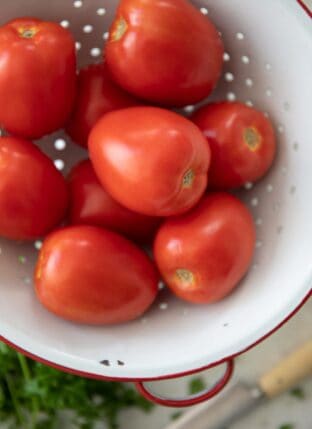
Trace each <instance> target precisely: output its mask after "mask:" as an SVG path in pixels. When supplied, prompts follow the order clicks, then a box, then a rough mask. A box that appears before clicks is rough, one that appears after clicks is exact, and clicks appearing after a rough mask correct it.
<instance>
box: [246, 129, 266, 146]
mask: <svg viewBox="0 0 312 429" xmlns="http://www.w3.org/2000/svg"><path fill="white" fill-rule="evenodd" d="M243 138H244V142H245V143H246V145H247V146H248V147H249V149H250V150H251V151H252V152H255V151H256V150H257V149H258V148H259V146H260V144H261V140H262V139H261V135H260V133H259V131H258V130H257V129H256V128H255V127H248V128H245V129H244V133H243Z"/></svg>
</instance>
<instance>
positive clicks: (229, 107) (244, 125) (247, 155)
mask: <svg viewBox="0 0 312 429" xmlns="http://www.w3.org/2000/svg"><path fill="white" fill-rule="evenodd" d="M192 120H193V121H194V123H195V124H196V125H198V127H199V128H200V129H201V130H202V131H203V133H204V134H205V136H206V138H207V140H208V142H209V145H210V148H211V168H210V171H209V184H210V187H211V188H214V189H219V190H227V189H232V188H238V187H240V186H242V185H244V184H245V183H246V182H255V181H257V180H259V179H260V178H261V177H263V176H264V175H265V173H266V172H267V171H268V169H269V168H270V166H271V164H272V162H273V160H274V156H275V152H276V141H275V135H274V130H273V127H272V124H271V122H270V121H269V119H267V118H266V117H265V116H264V114H263V113H261V112H259V111H257V110H255V109H253V108H252V107H248V106H246V105H245V104H242V103H238V102H237V103H229V102H221V103H213V104H209V105H207V106H204V107H202V108H201V109H199V110H198V111H197V112H196V113H195V114H194V115H193V117H192Z"/></svg>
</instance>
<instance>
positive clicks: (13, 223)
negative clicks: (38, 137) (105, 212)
mask: <svg viewBox="0 0 312 429" xmlns="http://www.w3.org/2000/svg"><path fill="white" fill-rule="evenodd" d="M0 177H1V180H0V235H1V236H3V237H6V238H11V239H17V240H26V239H34V238H37V237H41V236H43V235H45V234H46V233H48V232H50V230H51V229H52V228H54V227H55V226H57V225H58V224H59V223H60V222H61V221H62V220H63V218H64V216H65V214H66V210H67V205H68V191H67V185H66V182H65V180H64V178H63V176H62V175H61V173H60V172H59V171H58V170H57V169H56V168H55V167H54V164H53V162H52V161H51V160H50V159H49V158H48V157H47V156H46V155H44V154H43V153H42V152H41V151H40V150H39V149H38V148H37V147H36V146H34V145H33V144H32V143H31V142H29V141H27V140H21V139H17V138H14V137H1V138H0Z"/></svg>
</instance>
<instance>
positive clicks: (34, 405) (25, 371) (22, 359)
mask: <svg viewBox="0 0 312 429" xmlns="http://www.w3.org/2000/svg"><path fill="white" fill-rule="evenodd" d="M17 357H18V360H19V363H20V366H21V369H22V373H23V376H24V378H25V380H26V381H30V380H31V379H32V377H31V373H30V369H29V365H28V363H27V359H26V357H25V356H24V355H22V354H21V353H17ZM31 403H32V415H31V424H30V429H33V428H35V427H36V422H37V415H38V413H39V403H38V399H37V398H36V397H32V398H31Z"/></svg>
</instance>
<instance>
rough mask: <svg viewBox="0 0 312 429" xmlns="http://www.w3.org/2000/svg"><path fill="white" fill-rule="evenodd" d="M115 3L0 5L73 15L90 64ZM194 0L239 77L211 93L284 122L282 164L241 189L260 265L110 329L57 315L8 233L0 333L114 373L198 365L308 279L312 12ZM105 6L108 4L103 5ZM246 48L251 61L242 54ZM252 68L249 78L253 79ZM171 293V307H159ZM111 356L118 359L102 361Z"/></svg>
mask: <svg viewBox="0 0 312 429" xmlns="http://www.w3.org/2000/svg"><path fill="white" fill-rule="evenodd" d="M114 3H115V2H112V1H108V0H107V1H106V2H104V1H103V0H85V1H84V2H83V3H82V5H81V7H78V8H77V7H74V4H73V2H72V1H71V0H66V1H64V0H55V1H53V2H49V3H46V2H43V1H39V0H29V1H27V6H26V2H25V0H15V1H14V2H5V4H3V5H2V8H1V21H6V20H7V19H9V18H13V17H15V16H17V15H23V14H26V13H27V14H28V15H37V16H39V17H42V18H45V19H54V20H58V21H59V22H61V21H62V22H64V20H65V21H67V24H68V26H69V28H70V29H71V30H72V31H73V32H74V34H75V37H76V39H77V41H79V42H80V43H81V49H80V50H79V58H80V63H81V64H83V63H86V62H91V61H94V58H93V56H92V52H94V50H92V49H93V48H96V47H99V46H102V44H103V33H104V32H105V31H106V30H107V28H108V24H109V22H110V21H111V18H112V15H113V12H114V10H113V7H112V6H113V4H114ZM195 3H196V4H198V6H204V5H205V6H208V11H209V16H211V17H212V19H213V20H214V21H215V22H216V24H217V26H218V28H220V29H221V31H222V32H223V36H224V41H225V45H226V50H227V51H228V52H229V53H230V61H228V62H226V65H225V70H224V72H225V73H226V72H228V73H229V72H230V73H232V74H233V76H234V80H233V81H232V82H226V83H224V84H223V85H222V86H220V88H219V89H218V90H217V91H216V93H215V95H214V97H215V98H224V97H225V96H227V95H229V94H230V97H231V98H233V97H234V96H235V95H236V96H237V97H239V98H240V99H241V100H242V101H247V100H249V102H250V101H252V102H253V103H254V104H255V105H256V106H259V107H260V108H262V109H264V110H266V111H267V112H268V113H269V114H270V116H271V118H272V120H273V121H274V123H275V125H276V127H277V129H278V130H279V131H278V137H279V155H278V159H277V161H276V163H275V166H274V168H273V170H272V171H271V173H270V174H269V176H268V177H267V178H266V179H265V180H264V181H263V182H262V183H261V184H259V185H257V186H255V187H254V188H253V189H251V190H249V191H246V192H245V194H244V195H243V197H244V199H245V201H246V203H247V204H248V205H249V206H251V208H252V209H253V212H254V215H255V218H256V219H257V221H258V240H259V242H258V248H257V251H256V254H255V261H254V266H253V267H252V269H251V270H250V273H249V275H248V276H247V277H246V279H245V281H244V282H243V284H242V285H241V286H240V287H239V288H238V289H237V290H236V291H235V292H234V293H233V294H232V295H231V296H229V297H228V298H227V299H225V300H224V301H222V302H220V303H217V304H214V305H210V306H203V307H195V306H190V305H186V304H184V303H183V302H180V301H177V300H176V299H174V298H173V297H171V296H170V297H169V296H167V294H166V292H164V293H162V294H161V295H160V297H159V300H158V302H157V303H156V305H155V306H154V308H153V309H152V310H151V311H150V312H149V313H148V314H147V316H146V317H144V319H143V320H139V321H137V322H134V323H131V324H128V325H125V326H119V327H113V328H92V327H81V326H78V325H77V326H76V325H74V324H70V323H66V322H63V321H62V320H58V319H57V318H56V317H54V316H53V315H51V314H49V313H48V312H47V311H46V310H44V309H43V308H42V307H41V306H40V305H39V303H38V302H37V300H36V299H35V296H34V293H33V289H32V287H31V285H30V278H31V277H32V272H33V266H34V261H35V258H36V254H37V253H36V252H37V250H36V249H35V248H34V247H33V245H22V244H21V245H16V244H14V243H9V242H7V241H4V240H2V241H0V248H1V254H0V273H1V274H0V289H1V295H0V334H2V335H3V336H4V337H7V338H8V339H9V340H10V341H12V342H13V343H16V344H18V345H19V346H20V347H22V348H24V349H26V350H28V351H31V352H32V353H34V354H36V355H39V356H41V357H43V358H45V359H47V360H51V361H54V362H55V363H58V364H61V365H63V366H68V367H70V368H74V369H76V370H82V371H87V372H91V373H94V374H100V375H107V376H114V377H116V376H118V377H155V376H160V375H167V374H170V373H176V372H181V371H186V370H190V369H194V368H197V367H201V366H204V365H208V364H210V363H212V362H214V361H216V360H219V359H221V358H224V357H225V356H227V355H230V354H233V353H236V352H238V351H240V350H242V349H244V348H245V347H246V346H248V345H249V344H251V343H253V342H255V341H256V340H257V339H259V338H260V337H261V336H263V335H264V334H265V333H266V332H268V331H269V330H271V329H272V328H273V327H275V326H276V325H277V324H278V323H279V322H280V321H281V320H282V319H283V318H285V316H286V315H287V314H288V313H290V312H291V311H292V310H293V309H294V308H295V307H296V306H297V305H298V304H299V302H300V301H301V300H302V299H303V297H304V296H305V295H306V293H307V292H308V290H309V288H310V286H311V277H312V260H311V254H312V223H311V212H312V200H311V189H310V184H311V183H312V170H311V166H310V159H311V157H312V146H311V140H312V128H311V118H310V114H309V112H310V111H311V104H312V81H311V76H312V63H311V60H310V56H309V52H311V35H312V28H311V25H310V23H311V22H310V20H309V19H308V18H307V16H306V14H305V13H304V12H303V11H302V9H300V8H299V6H298V5H297V3H296V2H295V1H293V0H287V1H286V0H276V1H274V2H272V1H271V0H264V1H261V2H259V1H258V0H231V2H229V1H227V0H218V1H213V0H210V1H208V0H207V1H204V0H203V1H199V0H197V1H196V2H195ZM103 6H105V7H106V9H107V13H106V14H104V15H99V14H98V13H97V10H98V8H99V7H103ZM242 9H244V13H241V11H242ZM247 16H248V19H246V17H247ZM244 17H245V18H244ZM91 24H92V27H90V25H91ZM86 26H88V27H87V28H88V32H87V33H86V32H85V29H86ZM246 55H247V56H248V57H249V59H250V61H249V63H246V61H245V59H244V61H243V60H242V57H244V58H245V56H246ZM268 65H269V66H268ZM249 78H250V79H252V81H253V86H252V87H250V85H249V86H248V85H246V84H245V83H246V79H249ZM249 82H250V81H249ZM233 94H234V96H233ZM57 136H58V137H60V136H59V135H57ZM57 136H55V137H53V138H52V137H48V138H47V139H46V142H45V144H43V147H45V148H46V149H47V152H48V153H50V154H51V156H52V157H53V158H54V159H55V158H57V159H60V155H61V153H60V151H58V150H57V149H55V147H54V145H53V140H55V139H56V137H57ZM62 154H63V158H64V160H65V161H66V170H67V169H68V167H69V165H70V164H72V163H73V161H74V159H77V158H78V157H81V156H85V154H83V152H82V151H80V150H79V149H78V148H75V149H74V148H73V146H72V145H70V144H68V145H67V146H66V148H65V150H64V151H63V152H62ZM21 255H22V256H26V258H25V259H21V258H19V256H21ZM123 268H124V267H123ZM25 283H26V284H25ZM164 302H166V303H168V308H167V310H166V311H164V310H162V309H161V307H160V304H161V303H164ZM12 315H14V317H12ZM104 359H107V360H109V361H110V362H111V366H109V367H104V366H103V365H101V364H100V363H99V362H100V361H102V360H104ZM117 360H120V361H123V362H124V363H125V365H124V366H120V365H118V364H117Z"/></svg>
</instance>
